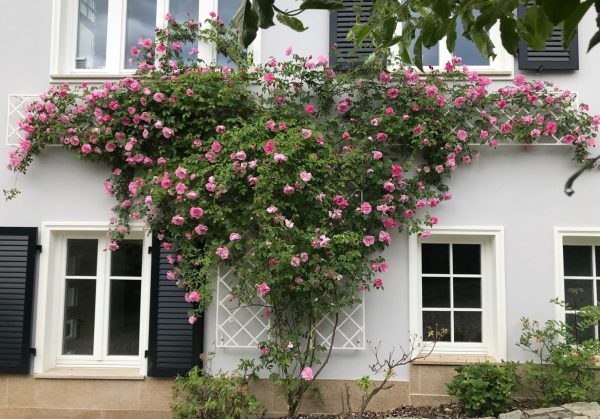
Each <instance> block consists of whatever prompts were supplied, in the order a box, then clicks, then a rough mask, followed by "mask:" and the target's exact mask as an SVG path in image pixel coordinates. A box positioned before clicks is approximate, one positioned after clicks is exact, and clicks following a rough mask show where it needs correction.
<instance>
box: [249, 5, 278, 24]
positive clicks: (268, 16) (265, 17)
mask: <svg viewBox="0 0 600 419" xmlns="http://www.w3.org/2000/svg"><path fill="white" fill-rule="evenodd" d="M274 4H275V0H254V3H252V7H253V9H254V10H255V11H256V13H258V26H259V27H260V28H262V29H267V28H270V27H271V26H274V25H275V22H273V17H275V11H274V10H273V5H274Z"/></svg>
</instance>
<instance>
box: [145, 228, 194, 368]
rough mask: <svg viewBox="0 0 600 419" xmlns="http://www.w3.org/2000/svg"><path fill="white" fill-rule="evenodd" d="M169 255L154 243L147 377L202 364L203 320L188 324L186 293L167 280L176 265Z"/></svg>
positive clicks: (158, 244) (173, 282)
mask: <svg viewBox="0 0 600 419" xmlns="http://www.w3.org/2000/svg"><path fill="white" fill-rule="evenodd" d="M167 255H169V252H167V251H165V250H164V249H162V248H161V247H160V242H159V241H158V240H157V239H156V238H155V239H154V240H153V243H152V272H151V297H150V334H149V342H148V375H149V376H152V377H174V376H176V375H183V374H185V373H187V372H188V371H189V370H190V369H191V368H192V367H193V366H195V365H199V364H200V353H201V352H202V340H203V327H204V326H203V323H204V322H203V320H204V319H203V318H202V317H199V318H198V320H197V321H196V323H195V324H194V325H193V326H190V325H189V324H188V316H187V312H188V310H189V309H190V308H191V307H190V305H189V304H188V303H186V302H185V300H184V299H183V297H184V294H185V291H184V290H183V289H182V288H179V287H178V286H177V285H176V283H175V281H169V280H168V279H167V272H168V271H170V270H171V269H172V268H173V266H172V265H171V264H170V263H169V262H168V261H167Z"/></svg>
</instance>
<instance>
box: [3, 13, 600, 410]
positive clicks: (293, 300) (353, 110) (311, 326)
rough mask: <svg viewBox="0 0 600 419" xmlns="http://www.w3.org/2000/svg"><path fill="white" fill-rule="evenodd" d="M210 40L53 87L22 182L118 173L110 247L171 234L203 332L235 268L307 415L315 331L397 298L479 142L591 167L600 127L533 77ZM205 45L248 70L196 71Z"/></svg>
mask: <svg viewBox="0 0 600 419" xmlns="http://www.w3.org/2000/svg"><path fill="white" fill-rule="evenodd" d="M205 26H206V28H200V27H199V25H198V24H197V23H195V22H191V21H190V22H186V23H183V24H178V23H177V22H174V21H173V20H170V19H169V21H168V23H167V25H166V26H165V28H164V29H160V30H158V31H157V36H156V41H153V40H149V39H145V40H144V39H142V40H140V45H139V46H137V47H134V48H132V53H133V54H134V55H136V56H137V57H138V59H139V60H140V65H139V67H140V68H139V71H138V72H137V73H136V74H135V75H132V76H130V77H126V78H124V79H123V80H121V81H118V82H110V81H109V82H105V83H104V84H102V85H97V86H89V85H86V84H81V85H79V86H70V85H68V84H62V85H57V86H53V87H51V88H50V90H49V91H48V92H47V93H45V94H43V95H41V96H40V98H39V99H38V100H37V101H35V102H34V103H32V104H31V106H30V107H29V109H28V113H27V117H26V119H25V120H23V121H22V122H21V129H22V130H23V131H24V132H25V136H26V139H25V140H23V141H22V142H21V144H20V146H19V148H18V149H16V150H15V151H14V152H11V155H10V163H9V168H10V169H11V170H13V171H15V172H18V173H25V172H26V170H27V168H28V167H29V165H30V164H31V162H32V160H33V158H34V156H35V155H37V154H39V153H40V152H41V151H42V150H43V148H44V147H45V146H46V145H47V144H51V143H61V144H63V145H64V147H65V148H66V149H68V150H70V151H72V152H73V153H75V154H76V155H77V156H79V157H81V158H82V159H85V160H89V161H95V162H102V163H104V164H106V165H108V166H109V167H110V169H111V170H112V176H111V177H110V178H109V179H108V180H107V181H106V183H105V187H106V191H107V192H108V193H109V194H110V195H112V196H114V198H115V200H116V202H117V203H116V205H115V207H114V209H113V210H114V214H115V215H114V217H113V218H112V220H111V221H112V224H111V225H112V234H113V239H114V241H113V242H112V243H111V244H110V248H111V249H112V250H115V249H117V248H118V247H119V240H121V239H122V238H123V237H125V236H126V235H127V233H128V231H129V223H130V220H143V221H144V222H145V223H146V224H147V226H148V228H149V229H150V230H151V231H153V232H154V233H157V234H158V236H159V238H160V239H161V240H162V247H163V248H165V249H167V250H170V251H172V252H173V256H171V257H170V258H169V259H170V262H171V263H172V264H173V269H172V270H171V272H170V273H169V279H172V280H175V281H178V284H179V285H180V286H182V287H184V288H185V289H186V290H187V292H186V297H185V298H186V300H187V301H188V302H189V303H190V313H189V315H190V323H193V322H194V321H195V320H196V317H197V316H198V315H199V314H200V313H202V311H203V310H205V309H206V307H207V305H208V304H209V303H210V302H211V299H212V296H213V293H214V292H213V291H214V290H213V281H214V277H215V268H216V267H217V266H219V265H227V266H230V267H233V268H234V269H235V274H236V276H237V277H238V278H239V285H238V286H237V287H236V288H235V289H234V291H233V293H232V295H231V296H230V298H232V299H233V298H235V299H237V300H239V303H240V304H242V305H246V304H259V305H262V306H264V316H270V320H271V331H270V334H269V339H268V340H267V341H264V342H262V343H261V344H260V348H259V349H260V358H259V359H260V366H262V367H264V368H266V369H268V370H270V371H271V372H272V374H273V375H272V378H274V379H276V380H277V381H278V382H279V383H281V384H283V385H284V389H285V393H286V398H287V402H288V405H289V406H290V412H292V413H293V412H294V411H295V409H296V408H297V406H298V404H299V402H300V399H301V397H302V394H303V393H304V391H305V390H306V389H307V387H308V386H309V385H310V381H311V380H312V379H313V378H315V377H316V376H317V375H318V374H319V373H320V372H321V370H322V367H323V366H324V365H325V363H326V362H323V361H326V360H327V359H328V354H329V353H330V350H331V346H332V344H333V342H330V343H331V344H330V345H328V346H325V345H323V344H322V343H321V342H320V341H318V340H316V335H315V325H316V324H317V323H318V322H319V321H320V320H321V319H323V318H324V317H325V316H329V317H330V318H332V319H337V314H338V313H339V311H340V309H341V308H342V307H344V306H348V305H352V304H355V303H356V302H357V301H358V298H359V296H360V293H361V292H364V291H367V290H370V289H372V288H383V281H382V280H381V279H380V278H379V277H378V274H379V273H380V272H384V271H385V270H386V269H387V264H386V262H385V260H384V259H383V258H382V257H381V256H379V255H380V253H381V252H382V251H383V250H384V249H385V248H386V247H387V246H389V245H390V244H391V243H392V239H393V232H394V231H402V230H405V231H406V230H407V231H409V232H411V233H418V234H420V235H421V237H426V236H427V235H428V234H429V231H428V230H427V229H426V228H427V227H431V226H432V225H434V224H436V223H437V222H438V220H437V219H436V218H434V217H431V216H430V215H429V214H428V209H429V208H432V207H436V206H438V205H441V204H443V203H444V202H445V201H447V200H449V199H450V198H451V195H450V193H449V191H448V187H447V185H446V181H447V179H448V178H449V177H450V175H451V174H452V173H453V172H454V171H455V170H457V169H458V168H459V167H460V166H462V165H468V164H471V163H472V162H473V161H475V160H477V158H478V153H477V151H476V150H477V149H476V148H475V149H474V148H473V145H488V146H492V147H496V145H497V144H499V143H502V142H505V141H508V140H510V141H521V142H524V143H535V142H537V141H540V140H542V139H543V138H544V137H547V136H554V137H556V138H559V139H561V141H562V142H564V143H569V144H571V145H572V149H573V151H574V156H575V159H576V160H578V161H582V160H583V159H585V158H586V156H587V148H588V146H590V145H593V144H594V137H595V131H596V130H597V128H598V124H599V123H600V118H598V117H594V118H592V117H591V116H589V115H588V114H587V113H585V112H584V110H582V109H576V108H575V107H574V101H573V96H572V95H571V94H570V93H569V92H566V91H560V90H558V89H556V88H555V87H554V86H552V85H551V84H549V83H542V82H530V81H527V80H525V79H524V78H523V77H521V76H519V77H517V78H516V79H515V81H514V84H513V85H511V86H508V87H504V88H501V89H498V90H495V91H492V90H491V89H490V86H489V84H490V80H489V79H488V78H486V77H481V76H478V75H477V74H476V73H474V72H469V71H468V69H466V68H465V67H463V66H461V65H460V59H458V58H455V59H453V61H452V62H449V63H447V64H446V67H445V70H443V71H440V72H437V71H434V72H432V73H431V74H430V75H427V76H426V77H420V76H419V74H418V73H416V72H414V71H412V70H411V69H410V68H404V67H402V66H398V67H397V70H395V71H390V72H387V71H384V72H381V71H380V70H377V69H373V68H368V67H366V68H360V69H357V70H355V71H352V72H346V73H343V74H336V72H335V71H334V70H333V69H332V68H330V67H329V65H328V62H327V59H326V58H325V57H316V58H311V57H308V58H306V57H299V56H295V55H292V54H291V52H290V51H289V50H288V55H290V57H289V60H286V61H284V62H278V61H276V60H275V59H271V60H270V61H269V62H268V63H267V64H265V65H260V66H256V67H255V66H253V65H251V64H250V62H251V61H250V59H251V58H250V57H246V56H245V54H244V53H243V52H241V51H236V50H235V45H236V40H235V35H234V34H232V33H230V32H229V31H228V30H226V29H225V28H223V27H222V26H221V25H220V23H219V21H218V18H215V19H214V20H211V21H208V22H207V23H206V25H205ZM197 37H200V38H202V39H205V40H207V39H208V40H211V41H216V42H217V44H218V46H219V48H220V49H221V50H223V51H224V52H226V53H228V55H229V57H230V58H232V59H233V60H234V62H235V63H236V66H237V69H235V70H234V69H231V68H228V67H223V68H217V67H214V66H210V65H206V64H204V63H203V62H200V61H195V60H190V59H189V58H188V57H184V56H183V55H182V52H181V51H183V50H184V49H183V48H182V45H185V43H186V42H190V41H191V40H192V39H195V38H197ZM335 323H336V324H337V321H336V322H335ZM317 367H318V368H317Z"/></svg>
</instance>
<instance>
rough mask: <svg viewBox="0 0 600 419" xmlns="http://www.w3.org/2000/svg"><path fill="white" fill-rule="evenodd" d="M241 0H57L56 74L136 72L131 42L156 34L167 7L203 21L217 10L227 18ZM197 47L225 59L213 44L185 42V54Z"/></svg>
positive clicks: (209, 57) (212, 58)
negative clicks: (223, 0) (222, 0)
mask: <svg viewBox="0 0 600 419" xmlns="http://www.w3.org/2000/svg"><path fill="white" fill-rule="evenodd" d="M240 1H241V0H232V1H227V2H219V3H218V2H217V1H203V0H54V13H53V28H52V36H53V40H52V69H51V73H52V76H57V77H61V76H62V77H64V76H68V77H74V76H75V77H77V76H82V77H90V76H96V77H103V76H104V77H110V76H118V75H122V74H127V73H130V72H133V71H134V70H135V68H136V63H135V62H132V60H131V58H132V55H131V51H130V50H131V47H132V46H137V44H138V42H139V40H140V39H141V38H150V39H153V38H154V29H155V27H160V26H162V25H164V22H165V21H164V16H165V14H166V13H170V14H171V16H173V18H174V19H175V20H177V21H178V22H182V21H185V20H189V19H191V20H194V21H200V22H202V21H204V20H205V19H207V18H209V16H210V13H211V12H213V11H214V12H216V13H218V14H219V15H220V17H221V19H222V20H223V21H224V23H225V24H228V23H229V22H230V21H231V18H232V17H233V14H234V13H235V11H236V10H237V9H238V7H239V5H240ZM220 3H222V4H220ZM217 6H220V7H217ZM192 48H195V49H194V50H192ZM196 49H197V50H198V53H197V56H198V58H201V59H202V60H204V61H205V62H208V63H211V62H217V63H219V64H223V63H225V62H226V61H225V59H224V57H222V56H219V57H218V56H217V54H216V51H215V48H214V46H213V45H202V44H200V45H184V46H183V54H184V56H185V55H190V57H194V56H195V55H196V53H195V50H196Z"/></svg>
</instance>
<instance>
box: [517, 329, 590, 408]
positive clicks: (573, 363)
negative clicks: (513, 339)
mask: <svg viewBox="0 0 600 419" xmlns="http://www.w3.org/2000/svg"><path fill="white" fill-rule="evenodd" d="M521 322H522V333H521V337H520V339H519V343H518V346H520V347H521V348H523V349H525V350H526V351H528V352H530V353H532V354H533V355H534V356H535V359H534V360H533V361H529V362H527V363H526V364H525V367H524V369H523V383H524V385H525V388H526V389H527V390H529V391H531V393H532V394H533V395H534V396H535V398H536V400H537V401H538V402H539V403H540V404H542V405H543V406H550V405H554V404H562V403H572V402H578V401H586V400H591V399H594V398H595V397H596V395H597V392H598V387H597V382H596V378H595V372H594V370H595V367H596V363H595V357H596V356H597V355H598V354H600V344H599V343H598V341H596V340H593V339H591V340H586V341H583V342H580V343H577V339H576V335H577V332H576V331H575V329H574V328H571V327H570V326H568V325H566V324H565V323H564V322H559V321H556V320H549V321H547V322H546V323H544V324H543V325H541V324H540V323H539V322H537V321H530V320H529V319H522V320H521Z"/></svg>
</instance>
